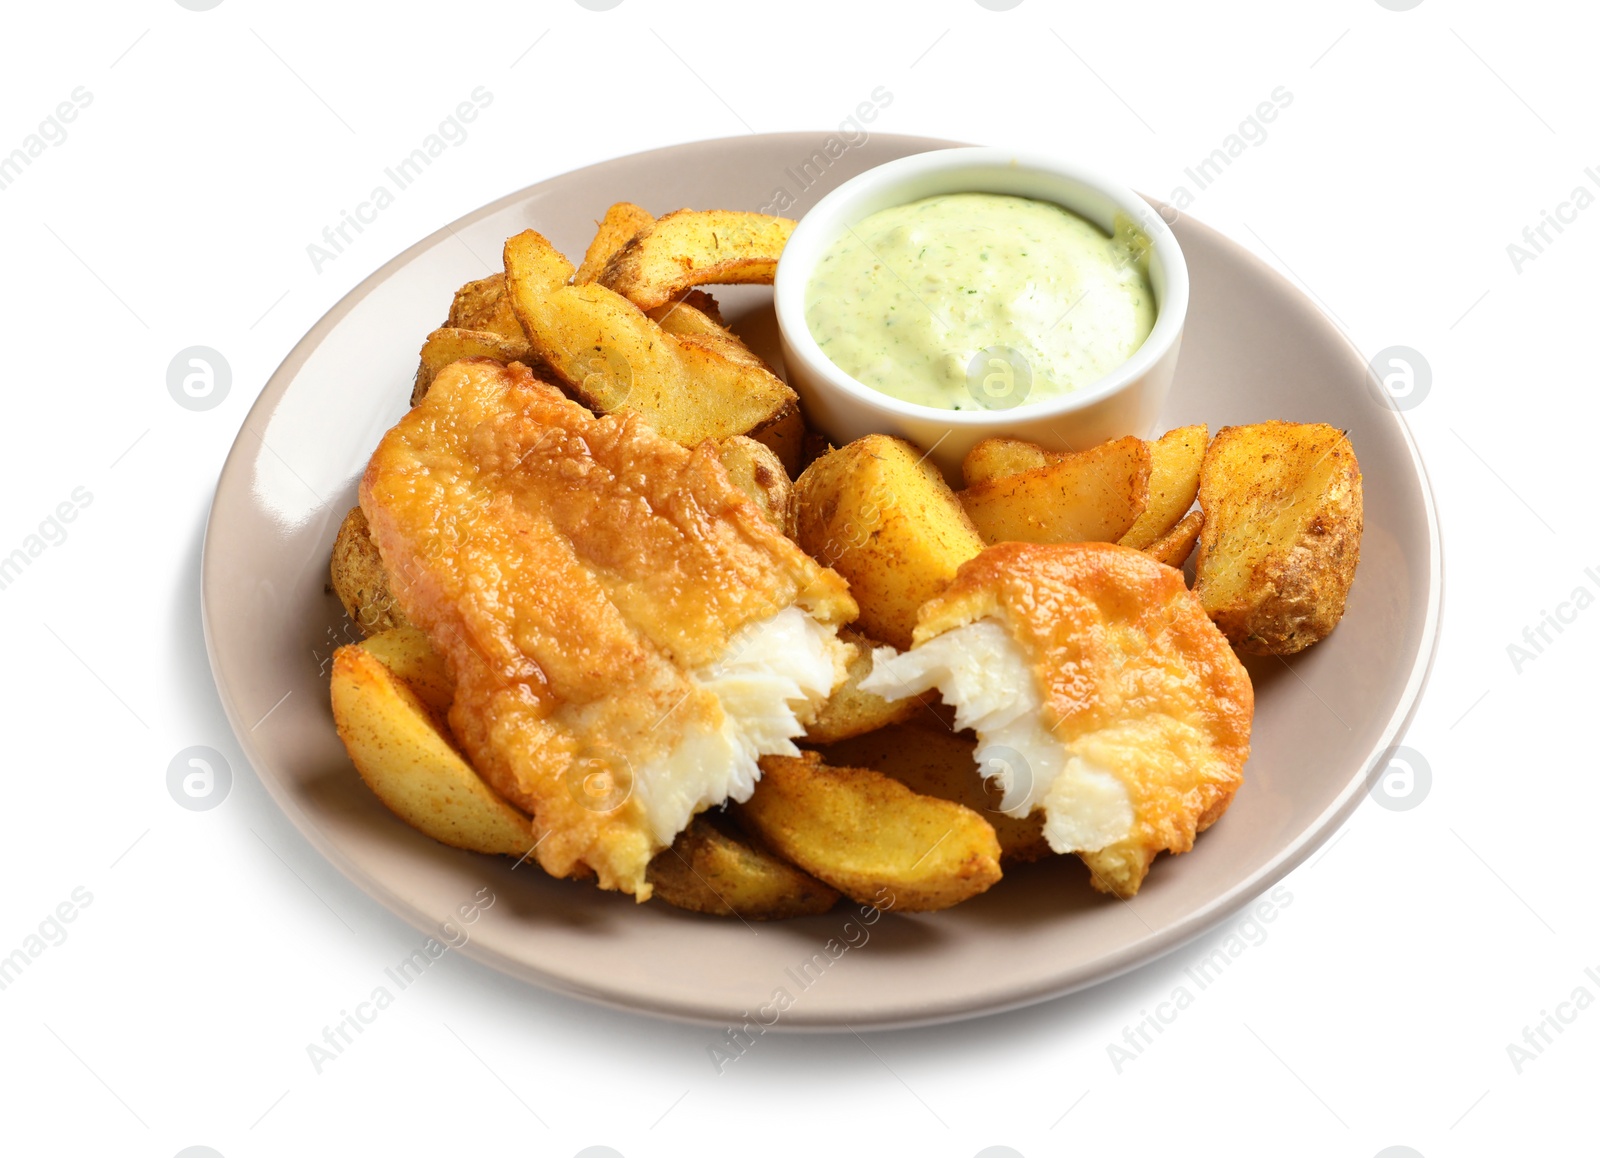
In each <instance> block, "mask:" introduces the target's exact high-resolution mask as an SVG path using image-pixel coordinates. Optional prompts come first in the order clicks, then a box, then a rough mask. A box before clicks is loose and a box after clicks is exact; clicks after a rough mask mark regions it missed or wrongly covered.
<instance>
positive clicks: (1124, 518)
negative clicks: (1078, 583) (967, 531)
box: [891, 435, 1150, 642]
mask: <svg viewBox="0 0 1600 1158" xmlns="http://www.w3.org/2000/svg"><path fill="white" fill-rule="evenodd" d="M1149 485H1150V448H1149V446H1148V445H1147V444H1146V443H1145V441H1144V440H1143V439H1142V438H1134V437H1132V436H1131V435H1130V436H1129V437H1127V438H1119V439H1116V440H1114V441H1112V442H1105V443H1101V444H1100V445H1099V446H1095V447H1091V448H1090V449H1088V450H1085V451H1083V452H1081V453H1078V454H1059V455H1050V456H1049V461H1048V462H1046V463H1045V465H1044V466H1041V467H1037V468H1035V469H1032V470H1026V471H1023V472H1022V473H1021V474H1005V475H992V476H991V477H989V478H987V479H986V480H985V481H983V482H980V483H978V484H977V485H975V486H969V487H967V489H966V490H964V491H962V492H961V493H960V494H959V496H958V497H959V498H960V500H961V505H962V507H964V508H965V509H966V512H967V515H968V516H969V517H970V518H971V519H972V524H973V526H975V527H976V528H977V529H978V534H980V535H981V536H982V537H983V541H984V542H985V543H1080V542H1103V543H1114V542H1116V541H1117V540H1118V539H1120V538H1121V537H1122V536H1123V535H1125V534H1127V533H1128V531H1129V530H1130V529H1132V527H1133V525H1134V523H1135V521H1136V520H1137V519H1138V518H1139V516H1140V514H1141V513H1142V512H1143V511H1144V508H1145V500H1146V496H1147V494H1148V492H1149ZM891 642H892V641H891Z"/></svg>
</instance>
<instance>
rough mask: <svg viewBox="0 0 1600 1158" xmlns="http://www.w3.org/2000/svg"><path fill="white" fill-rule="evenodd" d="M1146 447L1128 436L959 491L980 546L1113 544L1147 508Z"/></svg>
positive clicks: (1148, 478)
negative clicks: (976, 531) (994, 544)
mask: <svg viewBox="0 0 1600 1158" xmlns="http://www.w3.org/2000/svg"><path fill="white" fill-rule="evenodd" d="M1149 484H1150V448H1149V447H1148V446H1147V445H1146V444H1145V442H1144V440H1143V439H1141V438H1134V437H1132V436H1131V435H1130V436H1129V437H1127V438H1119V439H1116V440H1114V441H1112V442H1105V443H1101V444H1100V445H1099V446H1095V447H1091V448H1090V449H1088V450H1085V451H1083V452H1081V453H1078V454H1062V455H1059V456H1057V455H1051V456H1050V461H1049V462H1047V463H1046V464H1045V465H1044V466H1041V467H1038V468H1036V469H1034V470H1027V471H1023V472H1022V473H1021V474H1011V475H1000V476H997V477H990V478H988V479H987V480H986V481H984V482H981V483H978V484H977V485H976V486H969V487H968V488H967V489H966V490H964V491H962V492H961V494H960V496H959V497H960V499H961V505H962V506H963V507H965V508H966V512H967V514H968V515H969V516H970V517H971V519H972V523H973V525H974V526H975V527H977V529H978V533H979V534H980V535H981V536H982V537H983V540H984V542H985V543H1013V542H1014V543H1082V542H1103V543H1115V542H1116V541H1117V540H1118V539H1120V538H1121V537H1122V536H1123V535H1125V534H1127V533H1128V530H1129V529H1130V528H1131V527H1132V526H1133V524H1134V522H1135V521H1136V520H1137V519H1138V518H1139V515H1140V514H1141V513H1142V512H1143V511H1144V506H1145V496H1146V494H1147V492H1148V490H1149Z"/></svg>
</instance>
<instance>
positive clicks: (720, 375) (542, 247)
mask: <svg viewBox="0 0 1600 1158" xmlns="http://www.w3.org/2000/svg"><path fill="white" fill-rule="evenodd" d="M505 263H506V288H507V292H508V293H509V295H510V297H511V302H512V306H513V308H514V309H515V310H516V314H517V317H518V319H519V320H520V321H521V322H522V327H523V329H524V330H526V331H527V334H528V340H529V343H530V344H531V346H532V347H533V350H534V353H536V354H537V355H538V356H539V357H540V358H542V359H543V360H544V361H545V362H546V363H548V365H549V366H550V368H551V370H552V371H553V373H554V374H555V375H556V376H558V377H559V378H560V379H561V381H563V382H564V383H566V385H567V387H568V389H569V390H570V391H571V392H572V393H573V394H574V395H575V396H576V397H577V398H578V399H579V400H580V401H581V402H583V404H584V405H586V406H588V407H589V408H590V409H591V410H594V411H596V412H598V413H610V412H611V411H613V410H619V409H628V410H632V411H635V412H636V413H637V414H639V416H640V417H641V418H643V419H644V420H645V421H646V422H648V423H649V424H650V425H651V426H653V427H655V429H656V430H657V431H659V432H660V433H661V434H662V435H663V436H665V437H667V438H670V439H672V440H673V441H674V442H679V443H682V444H684V445H686V446H694V445H697V444H699V443H700V442H702V441H704V440H705V439H707V438H713V439H723V438H728V437H730V436H732V435H735V434H748V435H749V436H750V437H751V438H754V439H755V440H756V441H757V442H761V443H765V444H766V445H767V446H770V447H772V449H773V450H774V451H775V452H776V453H777V455H778V457H779V458H780V459H781V460H782V461H783V463H784V465H785V467H786V468H789V467H792V465H793V464H794V463H795V462H796V461H797V459H798V456H799V452H800V439H801V436H802V435H803V433H804V425H803V423H802V422H801V419H800V408H799V403H798V401H797V399H796V398H795V394H794V391H792V390H790V389H789V387H787V386H785V385H784V384H783V382H782V380H780V379H779V378H778V377H777V376H776V375H775V374H773V373H772V372H771V371H770V370H768V369H767V368H766V367H765V366H763V365H760V364H759V363H752V362H749V361H742V360H734V359H732V358H729V357H727V356H726V355H725V354H723V353H721V352H719V351H716V350H712V349H708V348H706V347H705V346H703V345H701V344H698V343H695V342H691V341H680V340H679V339H677V338H674V337H672V336H671V335H670V334H667V333H665V332H663V331H662V329H661V328H660V327H659V326H658V325H656V323H655V322H653V321H651V320H650V319H649V318H647V317H645V315H644V314H643V313H641V312H640V310H639V309H638V307H637V306H634V305H633V304H631V303H630V302H628V301H627V300H626V299H624V298H622V297H619V296H618V295H617V294H615V293H613V292H612V291H611V290H609V289H606V288H605V287H603V286H599V285H583V286H572V285H568V284H567V279H568V278H570V277H571V276H572V265H571V263H570V262H568V261H567V259H566V258H564V257H562V256H561V254H560V253H558V252H557V251H556V250H555V249H554V248H553V247H552V246H551V245H550V243H549V242H548V241H546V240H545V239H544V238H543V237H541V236H540V235H539V234H537V233H535V232H534V231H533V230H531V229H529V230H525V231H524V232H522V233H519V234H518V235H517V236H515V237H513V238H511V239H510V240H509V241H507V242H506V248H505Z"/></svg>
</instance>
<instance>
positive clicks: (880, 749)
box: [807, 701, 1056, 866]
mask: <svg viewBox="0 0 1600 1158" xmlns="http://www.w3.org/2000/svg"><path fill="white" fill-rule="evenodd" d="M907 702H908V703H915V701H907ZM917 710H918V711H919V712H920V715H919V716H917V717H916V718H915V719H914V720H913V721H912V722H910V723H898V724H895V725H893V726H891V727H887V728H881V729H879V730H878V731H875V732H869V733H867V734H865V735H859V736H856V737H854V738H852V739H848V740H843V741H840V742H838V743H834V744H829V745H827V746H826V747H823V748H821V749H820V750H819V751H820V753H821V755H822V759H823V760H824V761H825V762H826V763H829V764H833V765H835V766H848V767H852V768H870V769H872V770H873V771H874V772H881V773H883V774H884V775H885V776H893V777H894V778H895V779H896V780H898V781H900V783H902V784H904V785H905V786H906V787H907V788H909V789H911V790H912V791H913V792H919V793H921V794H922V795H924V796H937V797H938V798H939V799H940V800H951V801H954V802H955V803H957V804H962V805H965V806H966V807H968V808H970V809H972V811H974V812H976V813H977V814H978V815H980V816H982V817H983V818H984V819H985V820H987V821H988V822H989V824H990V825H991V826H992V827H993V828H994V834H995V838H996V839H997V840H999V842H1000V863H1001V865H1002V866H1009V865H1012V864H1026V863H1027V862H1029V861H1035V860H1042V859H1043V858H1045V857H1047V856H1054V855H1056V854H1055V853H1053V852H1052V851H1051V850H1050V845H1049V843H1048V842H1047V841H1046V840H1045V838H1044V813H1043V812H1042V811H1041V812H1034V813H1033V814H1031V815H1029V816H1025V817H1023V818H1021V819H1020V820H1019V819H1017V818H1016V817H1011V816H1007V815H1006V814H1005V813H1003V812H1001V811H1000V801H1001V799H1002V797H1003V796H1004V793H1002V792H1001V791H1000V789H999V788H998V787H997V786H995V785H994V784H993V783H991V782H989V781H987V780H985V779H984V778H983V770H982V769H981V768H979V767H978V762H977V760H976V759H975V758H974V755H973V753H974V752H975V751H976V750H977V746H978V742H977V740H976V739H974V738H973V735H972V733H971V732H957V731H955V730H953V729H952V728H951V727H949V726H948V725H946V724H944V723H942V722H941V721H939V720H937V719H935V718H934V716H933V714H932V713H931V712H929V711H927V710H926V709H924V708H921V707H920V705H919V706H918V707H917ZM807 742H808V743H809V742H810V737H809V736H808V737H807Z"/></svg>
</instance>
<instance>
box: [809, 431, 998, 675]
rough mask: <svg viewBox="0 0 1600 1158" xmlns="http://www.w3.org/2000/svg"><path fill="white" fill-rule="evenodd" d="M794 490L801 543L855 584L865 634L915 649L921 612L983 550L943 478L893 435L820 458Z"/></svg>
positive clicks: (869, 438)
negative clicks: (915, 631)
mask: <svg viewBox="0 0 1600 1158" xmlns="http://www.w3.org/2000/svg"><path fill="white" fill-rule="evenodd" d="M794 489H795V539H796V541H797V542H798V543H799V544H800V546H802V547H804V548H805V550H806V551H807V552H808V553H809V554H810V555H811V557H812V558H814V559H816V560H817V561H818V562H820V563H822V564H823V565H824V566H827V567H832V568H834V569H835V570H836V571H838V572H839V574H841V575H843V576H844V577H845V578H846V579H848V580H849V581H850V590H851V591H852V592H853V593H854V594H855V596H856V599H857V601H858V602H859V603H860V605H861V620H860V628H861V630H862V631H863V632H865V633H866V634H867V635H870V636H872V637H873V638H874V639H881V640H883V641H884V642H885V643H888V644H891V645H893V646H895V647H899V648H906V647H910V646H911V633H912V630H913V629H914V628H915V627H916V623H917V608H919V607H921V606H922V604H923V603H924V602H926V601H927V600H928V599H930V598H931V597H933V596H934V595H937V594H938V593H939V592H940V591H942V590H943V589H944V587H945V584H947V583H949V582H950V580H951V579H952V578H954V576H955V573H956V568H957V567H959V566H961V564H962V563H965V562H966V561H967V560H968V559H970V558H972V557H973V556H974V555H976V554H977V553H978V552H979V551H981V550H983V540H982V538H980V537H979V535H978V532H977V530H976V528H974V527H973V525H972V522H971V520H970V519H968V518H967V516H966V514H965V513H964V512H963V511H962V508H961V504H960V503H959V502H958V501H957V500H956V497H955V495H954V494H953V493H952V492H951V490H950V487H949V486H948V485H947V484H946V483H945V481H944V476H942V475H941V474H940V473H939V471H938V469H937V468H936V467H935V466H934V465H933V464H932V463H930V462H928V461H927V460H926V457H925V456H924V455H923V454H922V453H921V452H920V451H918V450H917V448H916V447H914V446H912V445H911V444H910V443H909V442H904V441H902V440H901V439H898V438H891V437H889V436H888V435H886V434H870V435H868V436H867V437H865V438H858V439H857V440H856V441H854V442H852V443H850V444H849V445H848V446H844V447H841V448H840V449H838V450H836V451H833V452H832V453H830V454H827V455H824V456H823V457H822V458H819V459H817V460H816V461H815V462H813V463H812V464H811V465H810V466H809V467H807V468H806V470H805V473H804V474H802V475H801V476H800V477H799V478H798V479H797V480H795V487H794ZM896 698H899V697H896Z"/></svg>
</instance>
